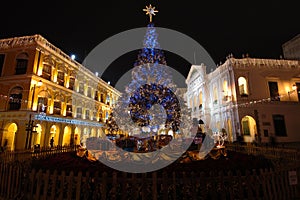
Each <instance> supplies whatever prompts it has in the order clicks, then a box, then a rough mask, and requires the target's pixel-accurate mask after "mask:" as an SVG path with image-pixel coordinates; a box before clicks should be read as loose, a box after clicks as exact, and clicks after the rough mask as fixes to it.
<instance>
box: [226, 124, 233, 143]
mask: <svg viewBox="0 0 300 200" xmlns="http://www.w3.org/2000/svg"><path fill="white" fill-rule="evenodd" d="M227 127H228V130H227V132H228V141H230V142H232V141H233V137H232V123H231V119H228V120H227Z"/></svg>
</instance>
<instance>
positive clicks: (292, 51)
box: [282, 34, 300, 60]
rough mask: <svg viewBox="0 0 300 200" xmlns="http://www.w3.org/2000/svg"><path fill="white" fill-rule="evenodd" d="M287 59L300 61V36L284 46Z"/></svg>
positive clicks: (284, 54)
mask: <svg viewBox="0 0 300 200" xmlns="http://www.w3.org/2000/svg"><path fill="white" fill-rule="evenodd" d="M282 50H283V56H284V58H285V59H291V60H300V34H298V35H297V36H295V37H294V38H292V39H291V40H289V41H287V42H286V43H284V44H283V45H282Z"/></svg>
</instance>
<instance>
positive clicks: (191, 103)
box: [190, 97, 193, 108]
mask: <svg viewBox="0 0 300 200" xmlns="http://www.w3.org/2000/svg"><path fill="white" fill-rule="evenodd" d="M192 107H193V99H192V97H191V98H190V108H192Z"/></svg>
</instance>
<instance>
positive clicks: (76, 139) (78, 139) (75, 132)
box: [74, 127, 80, 145]
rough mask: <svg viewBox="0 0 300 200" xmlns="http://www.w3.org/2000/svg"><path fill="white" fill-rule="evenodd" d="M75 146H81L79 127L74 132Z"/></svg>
mask: <svg viewBox="0 0 300 200" xmlns="http://www.w3.org/2000/svg"><path fill="white" fill-rule="evenodd" d="M74 144H75V145H80V128H78V127H76V128H75V130H74Z"/></svg>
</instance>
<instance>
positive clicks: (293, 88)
mask: <svg viewBox="0 0 300 200" xmlns="http://www.w3.org/2000/svg"><path fill="white" fill-rule="evenodd" d="M296 90H297V86H296V85H295V84H293V86H292V91H288V95H289V101H290V100H291V94H292V93H294V92H295V91H296Z"/></svg>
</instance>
